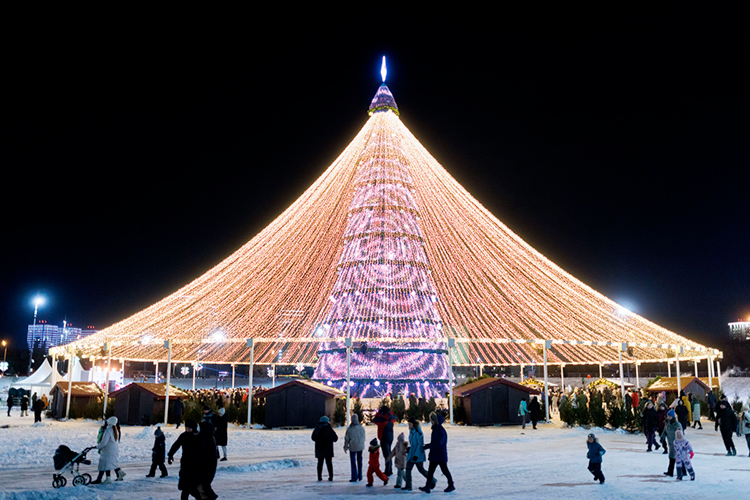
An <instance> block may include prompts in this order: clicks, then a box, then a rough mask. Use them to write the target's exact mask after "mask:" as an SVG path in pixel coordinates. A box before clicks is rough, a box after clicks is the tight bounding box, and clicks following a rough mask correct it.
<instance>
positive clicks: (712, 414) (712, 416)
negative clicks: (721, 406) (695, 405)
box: [706, 389, 716, 420]
mask: <svg viewBox="0 0 750 500" xmlns="http://www.w3.org/2000/svg"><path fill="white" fill-rule="evenodd" d="M706 404H707V405H708V419H709V420H716V394H714V391H712V390H711V389H709V390H708V394H707V395H706Z"/></svg>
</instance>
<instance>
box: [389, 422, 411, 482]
mask: <svg viewBox="0 0 750 500" xmlns="http://www.w3.org/2000/svg"><path fill="white" fill-rule="evenodd" d="M408 453H409V443H407V442H406V438H405V437H404V433H403V432H402V433H401V434H399V435H398V439H397V440H396V446H394V447H393V451H392V452H391V454H390V455H388V457H387V460H388V461H390V460H391V459H393V458H395V461H394V462H395V464H396V486H395V488H401V481H404V483H406V477H405V474H404V473H405V472H406V455H407V454H408Z"/></svg>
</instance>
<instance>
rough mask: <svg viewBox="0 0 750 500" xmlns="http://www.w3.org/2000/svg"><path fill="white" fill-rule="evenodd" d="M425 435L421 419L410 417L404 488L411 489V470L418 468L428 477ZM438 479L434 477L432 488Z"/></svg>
mask: <svg viewBox="0 0 750 500" xmlns="http://www.w3.org/2000/svg"><path fill="white" fill-rule="evenodd" d="M425 460H426V457H425V454H424V435H423V434H422V429H421V426H420V425H419V420H417V419H416V418H414V417H412V418H410V419H409V453H408V454H407V455H406V474H405V476H406V480H405V483H404V487H403V488H402V489H404V490H407V491H411V471H412V469H413V468H414V467H416V468H417V470H418V471H419V473H420V474H422V476H423V477H424V478H425V479H427V471H426V470H425V469H424V465H423V464H424V461H425ZM436 484H437V479H435V478H433V479H432V484H431V485H430V489H434V488H435V485H436Z"/></svg>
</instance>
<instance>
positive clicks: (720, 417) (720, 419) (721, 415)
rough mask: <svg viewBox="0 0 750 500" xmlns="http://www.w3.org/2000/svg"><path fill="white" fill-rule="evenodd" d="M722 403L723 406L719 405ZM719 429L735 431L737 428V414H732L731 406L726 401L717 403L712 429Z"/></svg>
mask: <svg viewBox="0 0 750 500" xmlns="http://www.w3.org/2000/svg"><path fill="white" fill-rule="evenodd" d="M722 404H723V405H724V408H722V407H721V405H722ZM718 429H721V430H722V432H735V431H736V430H737V415H735V414H734V410H732V406H731V405H730V404H729V403H727V402H726V401H724V402H720V403H719V408H717V410H716V424H714V430H718Z"/></svg>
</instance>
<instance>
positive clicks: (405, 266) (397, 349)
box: [313, 84, 448, 397]
mask: <svg viewBox="0 0 750 500" xmlns="http://www.w3.org/2000/svg"><path fill="white" fill-rule="evenodd" d="M370 113H371V114H374V113H398V107H397V106H396V102H395V101H394V99H393V96H392V94H391V92H390V90H389V89H388V87H387V86H386V85H385V84H383V85H381V86H380V88H379V89H378V92H377V94H376V95H375V98H374V99H373V101H372V104H371V106H370ZM360 158H361V160H360V162H359V167H358V171H357V173H356V177H355V180H354V183H353V186H354V190H355V195H354V198H353V199H352V202H351V206H350V208H349V211H348V213H347V223H346V229H345V230H344V235H343V238H342V244H343V251H342V253H341V257H340V259H339V261H338V265H337V268H336V270H337V273H338V277H337V279H336V282H335V284H334V286H333V290H332V293H331V296H330V302H331V305H330V308H331V309H330V311H329V312H328V314H327V316H326V318H325V322H324V323H323V326H322V328H323V336H324V337H331V338H347V337H349V338H357V339H365V340H360V342H363V343H364V345H360V346H359V348H358V349H355V350H354V352H353V353H352V354H351V380H352V383H353V387H352V393H354V394H359V395H360V396H362V397H369V396H372V395H375V394H379V393H393V392H395V393H406V394H408V393H410V392H414V393H416V394H419V395H422V394H423V393H424V394H436V395H440V396H442V395H444V394H445V384H446V383H447V381H448V366H447V365H448V363H447V359H446V353H447V351H446V346H445V338H444V336H443V333H442V328H443V327H442V323H441V320H440V315H439V313H438V311H437V307H436V305H435V303H436V302H437V300H438V298H437V294H436V293H435V290H434V288H433V286H432V282H431V279H430V275H431V273H432V270H431V267H430V264H429V261H428V259H427V255H426V254H425V251H424V243H425V242H424V238H423V236H422V232H421V230H420V228H419V210H418V208H417V207H416V205H415V203H414V196H413V192H414V183H413V181H412V179H411V175H410V174H409V160H408V158H407V157H406V156H405V154H404V149H403V147H402V145H401V137H400V135H399V134H397V133H392V132H390V131H389V130H388V129H385V128H382V129H380V130H377V131H376V132H375V133H373V134H371V135H370V136H369V138H368V140H367V142H366V143H365V145H364V149H363V151H362V153H361V156H360ZM368 339H373V340H368ZM377 339H381V340H377ZM389 339H390V340H392V341H391V342H389V341H388V340H389ZM318 354H319V360H318V366H317V369H316V370H315V375H314V376H313V377H314V378H316V379H319V380H322V381H324V382H330V383H332V384H336V385H341V384H342V383H343V384H345V383H346V346H344V345H343V343H342V342H340V341H331V342H324V343H322V344H321V347H320V349H319V350H318Z"/></svg>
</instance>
